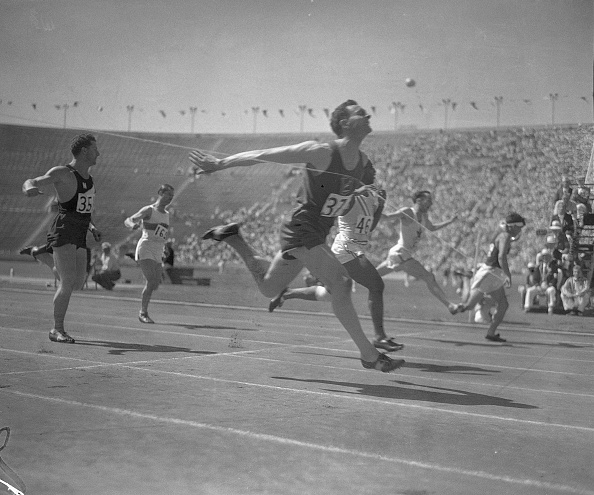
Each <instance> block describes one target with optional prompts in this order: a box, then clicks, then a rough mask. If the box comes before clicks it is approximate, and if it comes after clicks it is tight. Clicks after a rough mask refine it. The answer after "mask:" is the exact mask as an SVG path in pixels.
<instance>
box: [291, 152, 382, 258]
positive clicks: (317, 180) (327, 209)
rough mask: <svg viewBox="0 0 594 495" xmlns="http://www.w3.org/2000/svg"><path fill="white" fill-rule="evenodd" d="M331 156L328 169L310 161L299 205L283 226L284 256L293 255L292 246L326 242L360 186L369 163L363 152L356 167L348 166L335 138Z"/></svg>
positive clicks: (298, 199)
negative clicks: (350, 167)
mask: <svg viewBox="0 0 594 495" xmlns="http://www.w3.org/2000/svg"><path fill="white" fill-rule="evenodd" d="M330 149H331V150H332V157H331V160H330V166H329V167H328V169H327V170H325V171H318V170H316V169H314V168H313V167H312V166H311V165H310V164H307V166H306V169H305V176H304V178H303V185H302V186H301V189H300V191H299V194H298V196H297V203H298V206H297V207H296V208H295V210H293V212H292V214H291V217H290V219H289V220H288V221H286V222H284V223H283V224H282V226H281V238H280V244H281V251H282V252H283V253H284V254H283V257H284V258H286V259H292V258H293V257H292V256H290V254H288V253H287V251H290V250H291V249H295V248H298V247H306V248H307V249H311V248H313V247H315V246H318V245H320V244H324V243H325V242H326V237H327V236H328V234H329V233H330V229H331V228H332V226H333V225H334V221H335V220H336V217H338V216H340V215H343V214H344V213H345V212H346V211H347V210H348V207H349V206H350V203H351V199H352V195H353V192H354V190H355V189H356V188H358V187H360V186H361V178H362V177H363V171H364V169H365V167H366V166H371V162H367V163H365V164H364V163H363V160H362V155H361V154H360V155H359V161H358V163H357V165H356V167H355V168H354V169H353V170H347V169H346V168H345V167H344V165H343V163H342V158H341V156H340V151H339V150H338V146H337V145H336V143H335V142H332V143H330Z"/></svg>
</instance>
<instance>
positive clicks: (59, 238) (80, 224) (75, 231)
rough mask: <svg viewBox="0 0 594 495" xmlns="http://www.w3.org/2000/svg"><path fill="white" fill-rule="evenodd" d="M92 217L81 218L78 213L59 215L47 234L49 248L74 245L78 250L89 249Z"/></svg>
mask: <svg viewBox="0 0 594 495" xmlns="http://www.w3.org/2000/svg"><path fill="white" fill-rule="evenodd" d="M90 222H91V219H90V216H89V217H88V218H87V217H81V215H80V214H79V213H76V212H66V213H58V214H57V215H56V217H55V218H54V221H53V222H52V225H51V226H50V228H49V230H48V233H47V244H46V246H47V248H48V249H50V248H55V247H60V246H65V245H66V244H74V245H75V246H76V247H77V248H83V249H86V248H87V230H88V229H89V223H90Z"/></svg>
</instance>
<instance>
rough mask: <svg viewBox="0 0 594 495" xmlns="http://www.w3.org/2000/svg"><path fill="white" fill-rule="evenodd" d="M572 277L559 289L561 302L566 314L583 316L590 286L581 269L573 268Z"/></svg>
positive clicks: (575, 266)
mask: <svg viewBox="0 0 594 495" xmlns="http://www.w3.org/2000/svg"><path fill="white" fill-rule="evenodd" d="M572 273H573V275H572V276H571V277H569V278H568V279H567V280H566V281H565V283H564V284H563V286H562V287H561V300H562V301H563V309H564V310H565V312H566V314H570V313H573V314H575V315H578V316H582V315H583V314H584V310H585V309H586V306H587V305H588V304H589V303H590V284H589V283H588V280H587V279H586V277H585V276H584V272H583V271H582V267H581V266H579V265H578V264H575V265H574V266H573V272H572Z"/></svg>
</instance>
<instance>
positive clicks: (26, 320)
mask: <svg viewBox="0 0 594 495" xmlns="http://www.w3.org/2000/svg"><path fill="white" fill-rule="evenodd" d="M137 292H138V291H136V292H131V291H128V292H119V293H116V292H114V293H113V294H110V293H106V292H104V291H103V292H101V291H99V292H95V291H83V292H82V293H76V294H75V295H74V296H73V298H72V302H71V305H70V310H69V313H68V316H67V324H68V330H69V332H70V333H71V335H72V336H73V337H75V338H76V340H77V343H76V344H75V345H62V344H55V343H51V342H49V340H48V338H47V333H48V330H49V321H50V316H51V313H52V297H53V291H51V290H44V289H37V288H9V287H8V288H7V287H3V288H0V321H1V324H0V427H2V426H8V427H10V429H11V437H10V442H9V443H8V445H7V447H6V449H5V450H3V451H2V453H1V455H2V459H3V460H4V461H5V462H6V464H7V465H8V466H10V468H12V469H13V470H14V471H15V472H16V473H18V475H19V476H20V477H21V478H22V480H23V481H24V482H25V484H26V486H27V490H26V493H30V494H43V495H81V494H84V495H86V494H91V495H94V494H116V493H121V494H127V495H134V494H138V495H140V494H142V495H147V494H209V495H210V494H217V495H219V494H220V495H229V494H295V495H297V494H298V495H303V494H316V495H318V494H336V495H339V494H340V495H344V494H351V493H353V494H377V493H389V494H402V495H424V494H427V495H429V494H439V495H444V494H452V495H463V494H468V495H476V494H488V495H497V494H535V495H536V494H538V495H542V494H547V495H548V494H556V493H560V494H562V493H565V494H594V475H593V467H594V419H593V418H594V414H593V411H594V386H593V385H592V383H593V382H592V376H594V341H593V337H592V334H589V333H586V332H579V331H577V332H571V333H569V332H557V331H555V330H539V329H537V328H519V329H518V328H515V329H514V328H511V329H510V328H507V329H506V331H505V336H506V337H507V338H508V339H509V342H508V343H507V344H504V345H502V344H495V343H490V342H487V341H486V340H485V339H484V338H483V335H484V329H481V330H480V331H477V330H476V328H473V327H472V326H470V325H464V324H461V323H457V322H453V323H439V322H435V323H431V322H423V321H420V320H419V321H415V320H407V321H402V320H397V319H391V320H389V321H388V322H387V330H388V333H389V334H390V335H394V336H396V337H397V340H398V341H399V342H403V343H404V344H405V345H406V347H405V349H404V350H403V351H402V352H400V353H398V354H399V355H400V356H401V357H403V358H404V359H406V364H405V366H404V367H403V368H402V369H401V370H399V371H398V372H395V373H391V374H382V373H379V372H375V371H369V370H364V369H363V368H362V366H361V364H360V362H359V360H358V352H357V351H356V348H355V346H354V344H353V343H352V341H351V340H350V339H349V338H348V335H347V334H346V332H345V331H344V330H343V329H342V328H341V327H340V325H339V324H338V322H337V320H336V319H335V318H333V317H330V316H327V315H325V314H314V313H305V312H295V311H288V310H285V308H283V310H279V311H275V312H274V313H272V314H271V313H268V311H267V310H266V309H249V308H239V307H231V306H216V305H207V304H195V303H184V302H175V301H173V302H166V301H160V300H158V296H157V300H155V301H153V302H152V303H151V316H152V317H153V319H154V320H155V321H156V324H155V325H143V324H141V323H140V322H139V321H138V319H137V311H138V297H139V293H137ZM287 306H288V305H287ZM589 321H591V320H589ZM365 325H366V326H369V322H366V323H365ZM1 474H2V473H1V471H0V479H1ZM0 493H4V492H3V491H2V489H0Z"/></svg>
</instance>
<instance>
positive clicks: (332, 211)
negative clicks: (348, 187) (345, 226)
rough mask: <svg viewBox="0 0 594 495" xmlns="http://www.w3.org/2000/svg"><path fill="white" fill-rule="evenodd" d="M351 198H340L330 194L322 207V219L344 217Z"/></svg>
mask: <svg viewBox="0 0 594 495" xmlns="http://www.w3.org/2000/svg"><path fill="white" fill-rule="evenodd" d="M351 199H352V196H341V195H339V194H334V193H332V194H330V195H329V196H328V197H327V198H326V201H325V202H324V206H322V212H321V215H322V216H323V217H339V216H342V215H344V214H345V213H346V212H347V211H348V210H349V207H350V205H351Z"/></svg>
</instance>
